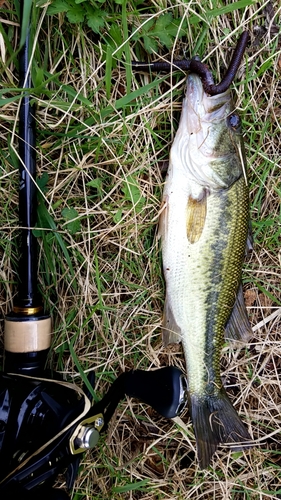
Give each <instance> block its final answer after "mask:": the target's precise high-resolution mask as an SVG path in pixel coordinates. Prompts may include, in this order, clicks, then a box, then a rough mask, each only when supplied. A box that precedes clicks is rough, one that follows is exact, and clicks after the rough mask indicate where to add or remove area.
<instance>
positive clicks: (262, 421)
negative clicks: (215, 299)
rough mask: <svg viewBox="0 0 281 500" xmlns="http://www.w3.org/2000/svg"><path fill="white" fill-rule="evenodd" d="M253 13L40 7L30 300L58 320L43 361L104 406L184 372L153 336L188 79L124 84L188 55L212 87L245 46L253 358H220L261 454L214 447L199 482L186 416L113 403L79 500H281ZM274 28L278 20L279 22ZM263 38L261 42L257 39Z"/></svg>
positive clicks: (5, 133)
mask: <svg viewBox="0 0 281 500" xmlns="http://www.w3.org/2000/svg"><path fill="white" fill-rule="evenodd" d="M273 7H274V8H276V9H277V4H276V5H274V6H273ZM263 9H264V6H261V4H258V3H257V2H255V1H250V0H242V1H238V2H230V1H227V2H222V1H220V0H217V1H215V0H214V1H212V2H206V1H205V0H204V1H202V2H196V1H194V2H179V1H178V0H176V1H173V2H172V1H170V0H167V1H166V0H163V1H161V2H150V1H149V2H146V3H145V4H144V3H143V2H140V1H138V0H135V1H132V2H126V1H124V2H122V1H113V0H111V1H110V0H106V1H105V2H102V1H92V0H91V1H88V2H80V3H77V4H76V3H75V2H74V0H65V1H64V2H62V1H60V2H59V1H57V0H56V1H55V0H54V1H53V2H52V3H51V4H50V7H48V9H47V8H46V7H45V1H39V2H38V3H37V8H36V9H34V10H33V14H32V20H33V24H32V36H33V37H36V40H37V43H36V47H35V51H34V58H33V62H32V76H33V83H34V88H33V89H31V95H32V96H33V98H34V101H35V102H36V105H37V154H38V161H37V164H38V179H40V182H39V185H40V189H41V190H42V194H41V196H40V205H39V209H38V215H39V219H38V227H37V228H36V234H37V236H38V241H39V244H40V254H39V267H40V273H39V284H40V289H41V290H42V294H43V297H44V301H45V303H46V305H47V306H48V308H49V309H50V311H51V313H52V316H53V319H54V337H53V351H52V355H51V362H52V364H53V366H54V368H55V369H57V370H58V371H60V372H62V373H63V374H64V375H65V376H66V377H67V378H68V379H69V380H72V381H74V382H76V383H78V384H82V382H83V379H84V378H85V374H87V373H89V372H90V371H92V370H95V372H96V378H97V382H96V388H95V394H96V395H97V397H99V398H100V397H101V396H102V395H103V394H104V393H105V392H106V390H107V389H108V387H109V385H110V384H111V383H112V381H113V380H114V378H115V377H116V376H117V375H118V374H120V373H121V372H122V371H124V370H125V369H131V368H133V367H135V368H142V369H151V368H154V367H160V366H165V365H167V364H175V365H177V366H179V367H181V368H182V369H183V370H184V367H185V363H184V357H183V353H182V349H181V346H179V347H177V348H175V349H164V348H163V346H162V342H161V329H160V325H161V317H162V311H163V304H164V282H163V277H162V270H161V258H160V251H159V244H158V240H157V220H158V213H159V210H160V208H161V193H162V188H163V183H164V178H165V169H166V167H167V161H168V157H169V150H170V146H171V143H172V140H173V137H174V135H175V132H176V130H177V126H178V121H179V117H180V111H181V101H182V96H183V92H184V82H185V75H184V74H182V73H177V74H175V75H173V76H171V75H163V74H145V73H141V74H134V73H132V71H131V60H142V59H144V60H150V61H153V60H155V59H157V58H163V59H170V58H171V56H172V55H173V57H175V58H183V57H184V55H186V57H190V56H191V55H194V54H196V53H197V54H199V55H200V56H201V57H202V58H204V61H205V62H207V63H208V65H209V66H210V68H211V69H212V71H213V74H214V77H215V80H216V81H218V80H219V79H220V78H221V77H222V75H223V73H224V70H225V67H226V65H227V63H228V61H229V59H230V55H231V49H232V47H233V46H234V45H235V43H236V40H237V36H238V34H240V33H241V32H242V30H243V29H249V30H250V32H251V34H252V40H251V42H252V43H251V46H250V47H249V48H248V50H247V55H246V58H245V60H244V62H243V65H242V66H241V70H240V71H239V73H238V75H237V78H236V80H235V84H234V86H233V88H234V97H235V100H236V106H237V109H238V111H239V112H240V114H241V116H242V119H243V123H244V130H245V148H246V156H247V159H248V172H249V185H250V192H251V195H250V196H251V219H252V228H253V235H254V242H255V246H254V252H253V253H252V255H251V256H250V257H248V258H247V259H246V262H245V266H244V273H243V283H244V285H245V296H246V302H247V306H248V311H249V316H250V319H251V322H252V325H253V328H254V337H253V339H252V340H251V343H250V344H249V345H248V346H246V347H243V348H239V349H237V348H234V347H233V346H231V345H230V346H229V345H227V346H226V347H224V350H223V358H222V376H223V380H224V382H225V383H227V385H228V386H229V389H228V390H229V393H230V396H232V399H233V401H234V403H236V404H235V407H236V409H237V410H238V411H239V413H240V414H241V415H242V416H243V419H244V420H245V421H247V424H248V425H249V428H250V432H251V433H252V435H253V438H254V440H256V443H257V446H256V447H255V448H253V449H252V450H250V451H248V452H245V453H244V454H243V453H236V454H235V453H234V454H230V453H229V451H228V449H227V448H223V447H221V448H220V450H219V451H218V453H217V454H216V455H215V457H214V460H213V462H212V467H210V468H209V470H208V471H200V470H199V468H198V463H197V460H196V455H195V452H196V450H195V440H194V435H193V431H192V427H191V424H190V419H189V416H188V413H186V414H185V415H184V416H183V418H182V420H183V424H182V425H183V428H181V427H180V426H179V425H176V424H174V423H173V422H170V421H167V420H165V419H163V418H160V417H159V415H157V414H156V413H155V412H154V411H153V410H152V409H150V408H148V407H147V406H146V405H144V404H142V403H139V402H137V401H124V402H122V403H121V404H120V405H119V407H118V411H117V413H116V415H115V416H114V418H113V420H112V423H111V425H110V427H109V429H108V432H107V434H106V436H104V437H103V438H102V439H101V441H100V443H99V444H98V446H97V449H96V450H94V452H93V453H87V454H85V456H84V457H83V459H82V462H81V467H80V473H79V477H78V479H77V481H76V483H75V486H74V491H73V498H74V499H77V500H80V499H81V500H82V498H83V499H84V498H85V499H87V500H89V499H91V500H92V499H101V498H103V499H105V498H106V499H114V500H119V499H128V500H129V499H130V500H131V499H133V500H138V499H140V498H142V499H144V500H152V499H153V500H154V499H155V500H158V499H159V500H160V499H161V500H162V499H163V500H164V499H165V500H166V499H167V498H173V499H178V500H184V499H188V498H196V499H203V500H207V499H210V500H211V499H214V498H215V499H216V500H225V499H233V500H242V499H243V500H244V499H245V500H248V499H251V500H252V499H254V500H256V499H257V500H258V499H259V500H260V499H262V500H264V499H267V498H271V499H277V498H278V495H280V481H281V462H280V446H281V436H280V430H279V429H280V424H281V422H280V414H281V408H280V397H279V394H280V354H281V353H280V338H279V335H280V315H279V316H275V317H272V319H270V318H271V315H272V314H273V313H275V311H276V310H277V309H278V308H279V307H280V303H281V293H280V180H279V179H280V157H281V152H280V151H281V150H280V117H281V114H280V109H281V100H280V83H279V82H280V38H278V35H277V34H276V33H275V31H274V30H273V29H272V31H271V33H270V34H269V32H268V28H267V26H268V24H266V14H265V12H264V10H263ZM18 10H19V2H5V4H4V5H3V6H2V8H1V16H0V17H1V23H0V37H1V44H0V47H1V48H2V49H1V50H2V53H1V54H2V57H1V58H0V71H1V79H0V115H1V116H0V118H1V120H0V146H1V147H0V176H1V184H0V188H1V207H0V224H1V234H0V252H1V254H0V255H1V267H0V285H1V288H0V290H1V312H2V318H3V317H4V316H5V314H6V313H7V312H8V311H9V310H10V308H11V305H12V302H13V297H14V294H15V293H16V283H17V244H16V235H17V232H18V222H17V189H18V183H17V181H18V174H17V157H16V153H15V151H17V137H16V133H15V130H16V128H15V124H14V119H15V116H16V113H17V108H18V102H19V98H20V90H19V89H18V73H17V47H18V43H19V28H18ZM276 12H277V11H276ZM79 16H80V17H79ZM79 19H80V21H79ZM78 21H79V22H78ZM273 21H274V22H273V24H272V26H274V23H275V24H276V25H277V26H279V24H280V12H279V13H278V12H277V13H276V15H275V17H274V19H273ZM257 26H265V30H266V33H267V35H266V36H264V37H263V38H262V39H261V42H260V44H259V43H258V41H257V39H256V40H255V36H256V33H257V32H256V31H253V29H254V27H257ZM255 42H256V43H255ZM3 47H4V49H5V53H3ZM3 54H4V56H3ZM3 57H4V59H3ZM278 61H279V62H278ZM278 64H279V66H278ZM278 68H279V73H278ZM278 85H279V87H278ZM278 88H279V90H278ZM268 318H269V321H268ZM257 325H258V327H257ZM1 326H2V329H3V322H2V323H1ZM184 425H185V426H186V427H185V428H184ZM61 487H63V484H62V485H61Z"/></svg>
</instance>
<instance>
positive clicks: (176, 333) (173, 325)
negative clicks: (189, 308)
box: [162, 293, 181, 346]
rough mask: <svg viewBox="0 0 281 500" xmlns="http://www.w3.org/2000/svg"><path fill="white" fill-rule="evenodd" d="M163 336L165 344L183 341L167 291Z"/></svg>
mask: <svg viewBox="0 0 281 500" xmlns="http://www.w3.org/2000/svg"><path fill="white" fill-rule="evenodd" d="M162 338H163V345H164V346H167V345H168V344H178V343H179V342H180V341H181V329H180V327H179V326H178V324H177V322H176V320H175V317H174V315H173V312H172V309H171V307H170V304H169V298H168V296H167V293H166V299H165V305H164V314H163V326H162Z"/></svg>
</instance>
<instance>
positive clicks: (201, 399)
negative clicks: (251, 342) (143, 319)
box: [159, 74, 251, 468]
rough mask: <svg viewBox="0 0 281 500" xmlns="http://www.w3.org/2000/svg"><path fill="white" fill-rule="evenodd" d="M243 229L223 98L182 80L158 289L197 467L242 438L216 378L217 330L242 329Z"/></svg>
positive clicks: (242, 194)
mask: <svg viewBox="0 0 281 500" xmlns="http://www.w3.org/2000/svg"><path fill="white" fill-rule="evenodd" d="M248 227H249V195H248V187H247V180H246V173H245V161H244V154H243V146H242V137H241V126H240V119H239V117H238V115H237V114H236V113H235V112H233V106H232V102H231V96H230V92H229V91H226V92H224V93H223V94H219V95H217V96H208V95H207V94H206V93H205V92H204V90H203V87H202V83H201V80H200V78H199V77H198V76H197V75H194V74H190V75H189V76H188V77H187V89H186V97H185V99H184V101H183V106H182V113H181V119H180V124H179V128H178V131H177V134H176V136H175V140H174V142H173V145H172V148H171V152H170V163H169V169H168V173H167V178H166V183H165V187H164V194H163V211H162V213H161V216H160V222H159V233H160V236H161V238H162V256H163V270H164V276H165V282H166V300H165V308H164V320H163V323H164V324H163V339H164V344H168V343H170V342H179V341H182V343H183V348H184V353H185V359H186V366H187V378H188V393H189V396H188V397H189V410H190V415H191V419H192V424H193V428H194V433H195V437H196V442H197V455H198V460H199V464H200V467H201V468H206V467H207V466H208V465H209V463H210V460H211V457H212V455H213V454H214V452H215V450H216V449H217V446H218V444H219V443H232V444H233V443H238V442H239V443H240V445H242V446H243V443H244V445H246V443H245V441H246V442H247V441H248V440H250V439H251V438H250V435H249V433H248V431H247V430H246V428H245V427H244V424H243V423H242V421H241V420H240V417H239V416H238V415H237V413H236V411H235V410H234V408H233V406H232V404H231V402H230V400H229V399H228V397H227V395H226V392H225V390H224V388H223V385H222V382H221V378H220V356H221V348H222V343H223V342H224V334H225V329H226V330H227V332H228V334H229V336H230V337H233V338H242V337H245V336H247V334H248V333H249V332H250V331H251V330H250V325H249V320H248V317H247V313H246V308H245V304H244V299H243V292H242V286H241V272H242V263H243V259H244V255H245V250H246V244H247V236H248ZM230 446H231V445H230ZM240 448H241V446H240ZM236 449H238V448H237V446H236Z"/></svg>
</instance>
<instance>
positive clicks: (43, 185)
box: [36, 172, 49, 193]
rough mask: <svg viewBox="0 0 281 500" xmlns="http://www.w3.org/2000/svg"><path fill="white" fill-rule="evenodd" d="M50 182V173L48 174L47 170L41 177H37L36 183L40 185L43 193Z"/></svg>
mask: <svg viewBox="0 0 281 500" xmlns="http://www.w3.org/2000/svg"><path fill="white" fill-rule="evenodd" d="M48 182H49V175H48V174H47V172H43V174H42V175H41V177H39V178H37V179H36V184H37V186H38V187H39V189H40V191H42V192H43V193H45V192H46V188H47V184H48Z"/></svg>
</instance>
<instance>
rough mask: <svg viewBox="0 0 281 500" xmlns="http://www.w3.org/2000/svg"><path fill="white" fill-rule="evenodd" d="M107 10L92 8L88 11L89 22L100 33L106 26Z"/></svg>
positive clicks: (90, 26)
mask: <svg viewBox="0 0 281 500" xmlns="http://www.w3.org/2000/svg"><path fill="white" fill-rule="evenodd" d="M106 16H107V12H105V11H104V10H101V9H97V10H91V11H90V12H88V13H87V24H88V26H89V28H92V30H93V31H94V32H95V33H99V32H100V30H101V29H102V28H103V27H104V24H105V18H106Z"/></svg>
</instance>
